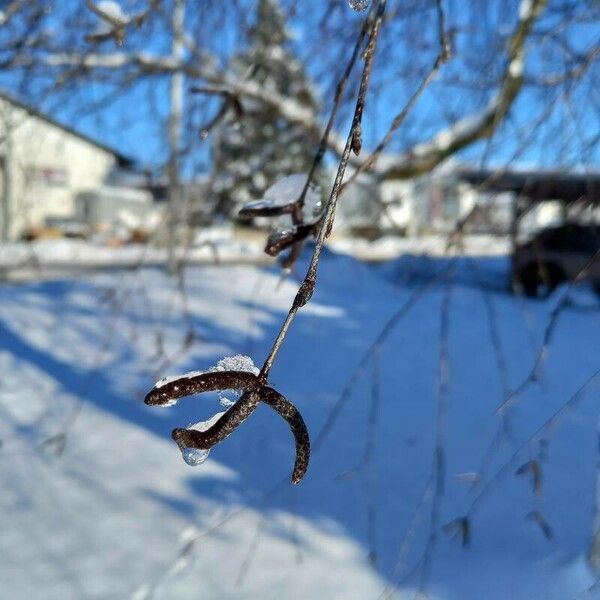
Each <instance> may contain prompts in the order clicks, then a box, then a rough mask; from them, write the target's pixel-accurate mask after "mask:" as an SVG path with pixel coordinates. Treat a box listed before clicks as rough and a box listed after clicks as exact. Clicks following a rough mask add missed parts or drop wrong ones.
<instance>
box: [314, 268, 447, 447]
mask: <svg viewBox="0 0 600 600" xmlns="http://www.w3.org/2000/svg"><path fill="white" fill-rule="evenodd" d="M453 260H454V259H453ZM450 267H451V265H449V266H448V267H446V268H444V269H442V270H441V271H440V272H438V273H437V274H436V275H434V276H433V277H432V278H431V279H430V280H429V281H427V282H426V283H425V284H424V285H422V286H420V287H418V288H417V289H416V290H415V291H414V292H413V293H412V294H411V295H410V296H409V297H408V299H407V300H406V301H405V302H403V303H402V304H401V306H400V307H399V308H398V310H397V311H396V312H395V313H394V314H393V315H392V316H391V317H390V318H389V319H388V320H387V321H386V323H385V325H384V326H383V327H382V329H381V331H380V332H379V334H378V335H377V337H376V338H375V340H374V341H373V342H372V343H371V345H370V346H369V347H368V348H367V350H366V352H365V353H364V354H363V356H362V358H361V359H360V361H359V363H358V365H357V367H356V368H355V370H354V372H353V373H352V375H351V376H350V378H349V379H348V382H347V383H346V385H345V386H344V388H343V389H342V391H341V393H340V395H339V397H338V399H337V401H336V402H335V404H334V405H333V406H332V407H331V409H330V411H329V413H328V415H327V417H326V418H325V422H324V424H323V425H322V427H321V429H320V431H319V433H318V434H317V437H316V440H315V442H314V444H313V449H314V451H315V452H316V451H317V450H319V449H320V448H321V446H322V445H323V442H324V441H325V438H326V437H327V436H328V435H329V433H330V431H331V429H332V427H333V425H334V424H335V421H336V420H337V417H338V416H339V414H340V413H341V411H342V410H343V408H344V406H345V405H346V404H347V403H348V400H349V399H350V395H351V394H352V391H353V389H354V387H355V385H356V382H357V381H358V380H359V379H360V377H362V375H363V373H364V372H365V369H366V368H367V366H368V364H369V362H370V360H371V359H372V357H373V355H374V354H375V353H376V352H377V350H378V349H379V348H380V347H381V345H382V344H383V343H384V342H385V341H386V340H387V338H388V337H389V335H390V334H391V333H392V331H393V330H394V328H395V327H396V325H397V324H398V323H399V322H400V321H401V320H402V319H403V318H404V317H405V316H406V315H407V314H408V312H409V311H410V310H411V309H412V307H413V306H415V304H417V302H418V301H419V300H420V299H421V298H422V297H423V296H424V295H425V294H426V293H427V292H428V291H430V290H432V289H433V288H434V287H435V286H436V285H437V284H438V283H439V282H440V281H441V280H442V279H443V277H444V276H445V274H446V273H447V271H448V270H449V268H450Z"/></svg>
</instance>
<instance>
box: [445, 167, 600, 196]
mask: <svg viewBox="0 0 600 600" xmlns="http://www.w3.org/2000/svg"><path fill="white" fill-rule="evenodd" d="M457 176H458V178H459V179H460V180H462V181H467V182H468V183H471V184H473V185H478V186H481V187H482V189H485V190H490V191H494V192H514V193H515V194H517V195H518V196H521V197H524V198H527V199H528V200H530V201H533V202H537V201H543V200H559V201H561V202H568V203H570V202H576V201H577V200H581V199H586V200H587V201H589V202H594V203H600V173H597V172H596V173H577V172H572V171H545V170H539V171H506V170H498V171H493V170H486V169H481V170H479V169H468V168H463V169H461V170H459V171H458V173H457Z"/></svg>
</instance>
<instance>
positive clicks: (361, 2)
mask: <svg viewBox="0 0 600 600" xmlns="http://www.w3.org/2000/svg"><path fill="white" fill-rule="evenodd" d="M369 2H370V0H348V5H349V6H350V8H351V9H352V10H355V11H356V12H362V11H364V10H366V9H367V7H368V6H369Z"/></svg>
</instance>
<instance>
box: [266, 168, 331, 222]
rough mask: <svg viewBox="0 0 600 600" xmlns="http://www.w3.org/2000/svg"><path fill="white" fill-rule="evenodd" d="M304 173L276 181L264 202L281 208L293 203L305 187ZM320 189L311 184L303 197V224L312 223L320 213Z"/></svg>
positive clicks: (305, 175) (305, 176) (267, 192)
mask: <svg viewBox="0 0 600 600" xmlns="http://www.w3.org/2000/svg"><path fill="white" fill-rule="evenodd" d="M307 177H308V175H307V174H306V173H294V174H293V175H288V176H287V177H283V178H282V179H279V180H278V181H276V182H275V183H274V184H273V185H272V186H271V187H270V188H269V189H268V190H267V191H266V192H265V200H266V201H269V202H270V203H271V206H281V205H286V204H289V203H290V202H295V201H296V200H298V198H299V197H300V194H302V190H303V189H304V186H305V185H306V178H307ZM322 208H323V206H322V201H321V188H320V187H319V186H318V185H316V184H314V183H311V184H310V185H309V186H308V190H306V196H304V206H303V208H302V220H303V221H304V223H311V222H314V221H315V219H316V218H318V216H319V215H320V214H321V211H322Z"/></svg>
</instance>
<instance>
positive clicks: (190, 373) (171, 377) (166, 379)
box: [154, 369, 222, 402]
mask: <svg viewBox="0 0 600 600" xmlns="http://www.w3.org/2000/svg"><path fill="white" fill-rule="evenodd" d="M216 370H222V369H216ZM204 373H206V371H188V372H187V373H182V374H181V375H169V376H168V377H163V378H162V379H159V380H158V381H157V382H156V383H155V384H154V387H155V388H161V387H163V386H164V385H167V383H172V382H173V381H177V380H178V379H189V378H190V377H196V375H203V374H204ZM174 402H175V401H174Z"/></svg>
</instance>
